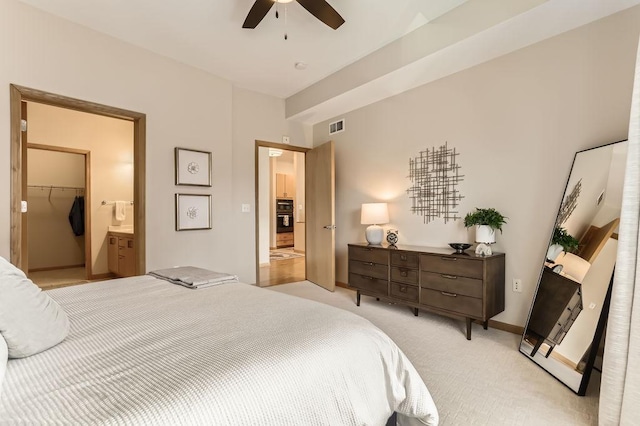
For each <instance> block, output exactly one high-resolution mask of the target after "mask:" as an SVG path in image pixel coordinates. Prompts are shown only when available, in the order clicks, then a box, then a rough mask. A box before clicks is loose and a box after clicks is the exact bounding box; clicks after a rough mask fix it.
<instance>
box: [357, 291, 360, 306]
mask: <svg viewBox="0 0 640 426" xmlns="http://www.w3.org/2000/svg"><path fill="white" fill-rule="evenodd" d="M356 306H360V290H357V291H356Z"/></svg>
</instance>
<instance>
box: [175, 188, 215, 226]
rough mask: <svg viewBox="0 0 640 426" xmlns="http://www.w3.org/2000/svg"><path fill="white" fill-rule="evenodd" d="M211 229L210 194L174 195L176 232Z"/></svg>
mask: <svg viewBox="0 0 640 426" xmlns="http://www.w3.org/2000/svg"><path fill="white" fill-rule="evenodd" d="M195 229H211V195H210V194H176V231H187V230H195Z"/></svg>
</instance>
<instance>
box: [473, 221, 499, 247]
mask: <svg viewBox="0 0 640 426" xmlns="http://www.w3.org/2000/svg"><path fill="white" fill-rule="evenodd" d="M495 242H496V230H495V229H493V228H492V227H490V226H489V225H476V243H486V244H491V243H495Z"/></svg>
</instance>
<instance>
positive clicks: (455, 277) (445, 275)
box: [440, 274, 458, 280]
mask: <svg viewBox="0 0 640 426" xmlns="http://www.w3.org/2000/svg"><path fill="white" fill-rule="evenodd" d="M440 276H441V277H442V278H446V279H448V280H457V279H458V277H457V276H455V275H447V274H441V275H440Z"/></svg>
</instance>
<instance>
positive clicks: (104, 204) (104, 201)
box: [102, 200, 133, 206]
mask: <svg viewBox="0 0 640 426" xmlns="http://www.w3.org/2000/svg"><path fill="white" fill-rule="evenodd" d="M115 203H116V202H115V201H107V200H102V205H103V206H106V205H111V204H115ZM125 203H127V204H130V205H133V201H125Z"/></svg>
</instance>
